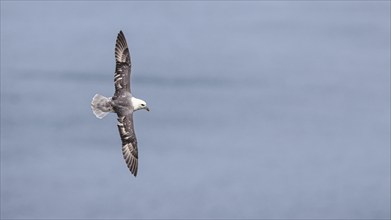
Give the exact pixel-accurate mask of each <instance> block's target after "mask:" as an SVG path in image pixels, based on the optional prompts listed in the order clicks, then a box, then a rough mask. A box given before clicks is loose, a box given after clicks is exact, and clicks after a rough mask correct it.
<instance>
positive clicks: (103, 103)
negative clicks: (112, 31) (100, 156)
mask: <svg viewBox="0 0 391 220" xmlns="http://www.w3.org/2000/svg"><path fill="white" fill-rule="evenodd" d="M131 66H132V64H131V58H130V53H129V48H128V44H127V43H126V39H125V35H124V33H123V32H122V31H120V32H119V33H118V36H117V41H116V44H115V73H114V87H115V92H114V95H113V97H105V96H102V95H99V94H96V95H95V96H94V97H93V98H92V102H91V108H92V111H93V113H94V114H95V116H96V117H97V118H99V119H102V118H103V117H105V116H106V115H107V114H108V113H109V112H114V113H117V116H118V119H117V120H118V124H117V126H118V131H119V134H120V136H121V141H122V154H123V156H124V159H125V161H126V165H127V166H128V168H129V170H130V172H131V173H132V174H133V175H134V176H137V169H138V150H137V139H136V134H135V132H134V125H133V112H134V111H137V110H140V109H145V110H147V111H149V108H148V106H147V103H146V102H145V101H144V100H141V99H137V98H135V97H133V96H132V93H131V89H130V72H131Z"/></svg>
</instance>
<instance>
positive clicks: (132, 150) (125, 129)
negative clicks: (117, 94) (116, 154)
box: [117, 113, 138, 176]
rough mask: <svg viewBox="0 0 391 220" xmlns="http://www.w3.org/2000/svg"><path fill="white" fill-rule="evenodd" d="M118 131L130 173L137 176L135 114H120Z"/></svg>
mask: <svg viewBox="0 0 391 220" xmlns="http://www.w3.org/2000/svg"><path fill="white" fill-rule="evenodd" d="M117 126H118V130H119V134H120V136H121V141H122V154H123V156H124V159H125V162H126V165H127V166H128V168H129V170H130V172H131V173H132V174H133V175H134V176H137V168H138V150H137V139H136V134H135V132H134V127H133V114H132V113H131V114H126V115H122V114H120V113H118V125H117Z"/></svg>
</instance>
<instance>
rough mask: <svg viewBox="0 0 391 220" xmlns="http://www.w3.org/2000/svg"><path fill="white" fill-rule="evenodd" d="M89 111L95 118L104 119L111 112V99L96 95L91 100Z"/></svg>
mask: <svg viewBox="0 0 391 220" xmlns="http://www.w3.org/2000/svg"><path fill="white" fill-rule="evenodd" d="M91 109H92V112H93V113H94V115H95V116H96V117H97V118H99V119H102V118H104V117H105V116H106V115H107V114H109V112H113V107H112V106H111V98H108V97H104V96H102V95H99V94H96V95H95V96H94V97H93V98H92V102H91Z"/></svg>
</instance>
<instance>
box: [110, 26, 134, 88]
mask: <svg viewBox="0 0 391 220" xmlns="http://www.w3.org/2000/svg"><path fill="white" fill-rule="evenodd" d="M130 72H131V58H130V53H129V48H128V44H127V43H126V39H125V35H124V33H123V32H122V31H120V32H119V33H118V36H117V41H116V43H115V74H114V86H115V95H119V94H120V93H122V92H124V91H127V92H130Z"/></svg>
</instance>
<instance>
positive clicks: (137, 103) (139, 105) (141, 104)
mask: <svg viewBox="0 0 391 220" xmlns="http://www.w3.org/2000/svg"><path fill="white" fill-rule="evenodd" d="M132 104H133V109H134V111H137V110H140V109H145V110H147V111H149V108H148V106H147V103H146V102H145V101H144V100H141V99H138V98H135V97H132Z"/></svg>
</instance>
